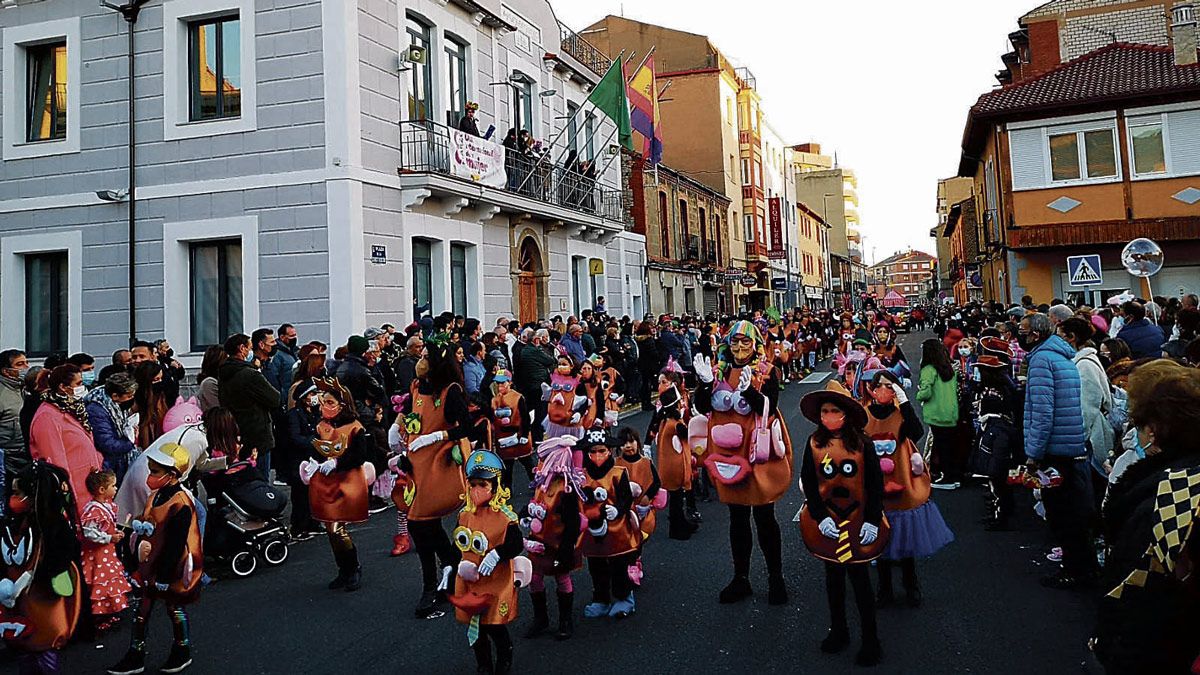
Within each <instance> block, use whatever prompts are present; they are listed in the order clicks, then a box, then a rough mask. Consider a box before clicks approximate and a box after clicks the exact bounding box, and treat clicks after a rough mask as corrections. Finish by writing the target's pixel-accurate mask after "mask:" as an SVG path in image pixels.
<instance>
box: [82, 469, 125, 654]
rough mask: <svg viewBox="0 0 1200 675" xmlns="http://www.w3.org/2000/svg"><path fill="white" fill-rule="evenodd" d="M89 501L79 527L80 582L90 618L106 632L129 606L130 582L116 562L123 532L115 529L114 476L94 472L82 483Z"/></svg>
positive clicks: (117, 561) (107, 472) (108, 472)
mask: <svg viewBox="0 0 1200 675" xmlns="http://www.w3.org/2000/svg"><path fill="white" fill-rule="evenodd" d="M84 482H85V484H86V485H87V489H88V492H89V493H91V495H92V499H91V501H89V502H88V503H87V505H86V506H84V507H83V517H82V519H81V521H80V526H81V527H82V528H83V580H84V581H86V582H87V587H88V589H89V597H90V598H91V601H92V616H93V617H95V622H96V630H98V631H105V630H108V629H109V628H111V627H112V626H114V625H115V624H116V623H117V622H119V621H120V620H121V617H120V612H121V611H122V610H124V609H125V607H126V606H128V604H129V602H128V600H126V598H125V594H126V593H128V592H129V582H128V581H126V580H125V568H124V567H123V566H122V565H121V561H120V560H118V559H117V544H118V543H120V541H121V540H122V539H124V538H125V533H124V532H122V531H120V530H118V529H117V507H116V505H115V504H113V499H114V498H115V497H116V496H117V474H116V473H114V472H112V471H109V470H104V471H93V472H91V473H90V474H88V477H87V479H86V480H85V481H84Z"/></svg>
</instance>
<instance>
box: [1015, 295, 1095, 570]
mask: <svg viewBox="0 0 1200 675" xmlns="http://www.w3.org/2000/svg"><path fill="white" fill-rule="evenodd" d="M1017 340H1018V341H1019V342H1020V343H1021V347H1022V348H1024V349H1025V350H1026V351H1027V352H1028V356H1026V364H1027V367H1028V380H1027V381H1026V383H1025V421H1024V427H1025V456H1026V457H1027V458H1028V461H1027V464H1028V466H1029V469H1030V470H1031V471H1036V470H1038V469H1050V468H1053V469H1055V470H1057V471H1058V472H1059V474H1061V475H1062V479H1063V481H1062V485H1060V486H1058V487H1052V488H1046V489H1044V490H1042V501H1043V503H1044V504H1045V507H1046V522H1047V523H1048V524H1049V525H1050V530H1051V532H1052V533H1053V534H1054V536H1055V538H1056V539H1057V540H1058V542H1059V545H1060V546H1061V547H1062V570H1061V571H1060V572H1058V573H1057V574H1053V575H1050V576H1048V577H1045V578H1044V579H1042V585H1043V586H1046V587H1048V588H1077V587H1080V586H1087V585H1091V584H1094V583H1095V582H1096V574H1097V569H1096V550H1095V548H1094V547H1093V545H1092V538H1091V535H1090V534H1089V529H1090V524H1091V519H1092V510H1093V502H1092V482H1091V476H1090V475H1088V470H1089V469H1088V462H1087V457H1088V448H1087V442H1086V436H1085V434H1084V429H1083V409H1082V407H1081V404H1080V388H1081V383H1080V379H1079V370H1078V369H1077V368H1076V367H1075V363H1074V362H1073V361H1072V358H1073V357H1074V356H1075V350H1074V349H1072V348H1071V345H1069V344H1067V342H1066V340H1063V339H1062V338H1061V337H1059V336H1058V335H1055V334H1054V329H1053V328H1052V327H1051V325H1050V317H1048V316H1046V315H1045V314H1031V315H1029V316H1026V317H1025V318H1023V319H1021V327H1020V329H1019V330H1018V333H1017Z"/></svg>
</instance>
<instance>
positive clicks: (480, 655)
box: [475, 644, 496, 675]
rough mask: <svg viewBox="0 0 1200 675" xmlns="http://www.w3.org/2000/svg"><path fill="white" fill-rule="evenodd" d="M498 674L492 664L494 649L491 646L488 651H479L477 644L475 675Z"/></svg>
mask: <svg viewBox="0 0 1200 675" xmlns="http://www.w3.org/2000/svg"><path fill="white" fill-rule="evenodd" d="M495 672H496V667H495V666H494V665H493V663H492V648H491V646H490V645H489V646H488V647H487V648H486V649H479V645H478V644H476V649H475V675H493V673H495Z"/></svg>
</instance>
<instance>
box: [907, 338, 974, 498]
mask: <svg viewBox="0 0 1200 675" xmlns="http://www.w3.org/2000/svg"><path fill="white" fill-rule="evenodd" d="M958 388H959V385H958V374H957V373H956V372H955V370H954V367H953V366H952V365H951V363H950V354H949V353H947V351H946V347H945V345H944V343H943V342H942V341H941V340H938V339H937V338H929V339H928V340H925V341H924V342H922V343H921V375H920V383H919V384H918V385H917V400H918V401H920V402H921V410H922V413H923V417H924V419H925V423H926V424H928V425H929V432H930V433H931V434H933V448H932V451H931V453H930V457H929V468H930V471H931V472H932V477H933V487H935V488H938V489H942V490H955V489H957V488H958V487H959V485H960V483H959V480H960V479H961V477H962V472H963V469H964V466H963V464H964V462H963V457H964V455H965V447H966V446H965V445H963V443H962V441H961V439H960V438H959V434H958V429H959V423H958V422H959V414H960V411H959V409H958Z"/></svg>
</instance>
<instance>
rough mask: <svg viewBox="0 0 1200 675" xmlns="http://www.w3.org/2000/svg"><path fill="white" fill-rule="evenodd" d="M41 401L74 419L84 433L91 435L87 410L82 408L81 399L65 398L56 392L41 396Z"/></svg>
mask: <svg viewBox="0 0 1200 675" xmlns="http://www.w3.org/2000/svg"><path fill="white" fill-rule="evenodd" d="M42 400H43V401H45V402H46V403H49V404H50V405H52V406H54V407H55V408H58V409H59V410H61V411H63V412H65V413H66V414H68V415H70V416H71V417H74V418H75V420H76V421H77V422H79V426H81V427H83V430H84V431H86V432H88V433H89V434H90V433H92V425H91V423H90V422H88V415H87V408H86V407H85V406H84V402H83V399H81V398H75V397H74V396H66V395H64V394H61V393H59V392H56V391H48V392H46V393H44V394H42Z"/></svg>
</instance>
